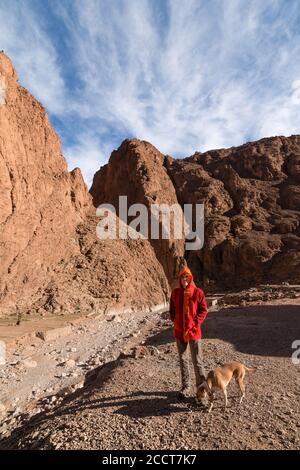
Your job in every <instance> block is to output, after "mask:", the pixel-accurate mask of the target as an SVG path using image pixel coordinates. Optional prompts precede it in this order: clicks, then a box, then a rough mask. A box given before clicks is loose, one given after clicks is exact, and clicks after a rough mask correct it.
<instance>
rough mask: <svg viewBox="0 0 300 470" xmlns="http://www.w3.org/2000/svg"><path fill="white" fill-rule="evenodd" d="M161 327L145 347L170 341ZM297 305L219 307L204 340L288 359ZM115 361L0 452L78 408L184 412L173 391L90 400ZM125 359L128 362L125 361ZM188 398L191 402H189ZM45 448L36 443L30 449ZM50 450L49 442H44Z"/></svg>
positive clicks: (139, 413)
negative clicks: (44, 424) (221, 341)
mask: <svg viewBox="0 0 300 470" xmlns="http://www.w3.org/2000/svg"><path fill="white" fill-rule="evenodd" d="M167 325H168V322H167V321H166V328H165V329H164V330H162V331H160V332H159V333H157V334H154V335H153V336H151V337H149V338H148V339H147V341H146V343H145V344H147V345H154V346H159V345H165V344H167V343H171V342H173V335H172V328H170V327H169V326H167ZM299 331H300V307H299V306H295V305H278V306H277V305H275V306H273V305H262V306H257V305H256V306H249V307H243V308H230V309H222V310H220V311H218V312H211V313H209V315H208V317H207V319H206V321H205V324H204V326H203V336H204V338H206V339H209V338H214V339H221V340H223V341H226V342H229V343H231V344H233V346H234V347H235V348H236V350H237V351H239V352H242V353H245V354H253V355H260V356H275V357H276V356H277V357H289V356H291V353H292V349H291V344H292V342H293V341H294V340H295V339H297V336H298V337H299ZM126 360H128V359H126V358H119V359H117V360H115V361H112V362H110V363H108V364H106V365H104V366H102V367H99V368H96V369H94V370H93V371H91V372H89V373H88V374H87V375H86V378H85V383H84V387H83V388H82V389H78V390H77V391H76V392H74V393H73V394H71V395H69V396H67V397H66V398H65V399H64V401H63V403H62V404H60V405H59V406H58V408H57V409H54V410H52V411H50V412H49V411H47V412H46V411H45V412H41V413H40V414H39V415H36V416H34V417H32V418H30V419H29V420H28V421H26V422H25V424H24V425H22V426H21V427H19V428H17V429H16V430H14V431H13V433H12V435H11V436H10V437H8V438H4V439H2V440H0V449H13V448H15V449H17V448H18V441H19V440H20V438H22V441H24V437H25V438H26V435H27V434H29V433H32V430H33V429H34V428H38V426H40V425H41V424H42V423H43V422H44V421H47V420H49V419H53V418H55V417H56V416H62V415H68V414H73V413H75V412H76V411H78V410H82V409H93V408H108V407H114V406H115V407H116V409H115V410H114V413H118V414H121V415H122V414H123V415H128V416H132V417H140V418H141V417H147V416H158V415H170V414H171V413H177V412H182V411H183V410H184V411H186V410H187V405H188V406H194V405H193V402H192V401H191V402H190V403H184V404H181V403H178V401H177V397H176V392H170V391H149V392H146V391H143V390H137V391H135V392H133V393H130V394H123V395H119V396H109V397H107V398H100V399H95V400H93V398H92V396H93V392H94V391H96V390H100V389H101V387H104V386H105V382H106V381H107V380H108V379H109V378H110V376H111V375H112V374H113V372H114V370H115V369H116V368H117V367H118V366H119V365H120V364H121V361H126ZM129 360H130V359H129ZM191 400H192V399H191ZM45 444H46V445H47V443H45V442H44V443H43V442H40V441H36V442H35V444H34V447H35V448H40V447H41V446H44V445H45ZM49 448H51V444H50V442H49Z"/></svg>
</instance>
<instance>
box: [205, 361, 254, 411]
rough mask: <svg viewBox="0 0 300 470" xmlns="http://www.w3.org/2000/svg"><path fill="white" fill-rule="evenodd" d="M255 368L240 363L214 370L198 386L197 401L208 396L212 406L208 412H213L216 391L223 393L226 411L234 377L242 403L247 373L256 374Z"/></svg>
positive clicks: (229, 364) (232, 363)
mask: <svg viewBox="0 0 300 470" xmlns="http://www.w3.org/2000/svg"><path fill="white" fill-rule="evenodd" d="M255 370H256V369H255V368H249V367H246V366H245V365H244V364H241V363H240V362H230V363H228V364H225V365H224V366H222V367H217V368H216V369H214V370H211V371H210V372H209V373H208V376H207V379H206V380H205V381H204V382H203V383H202V384H201V385H199V386H198V389H197V395H196V399H197V400H198V401H202V400H204V399H205V398H207V396H209V402H210V406H209V409H208V412H210V411H211V410H212V407H213V395H214V392H215V391H218V390H219V391H221V392H222V393H223V395H224V397H225V410H226V407H227V405H228V400H227V390H226V388H227V385H228V384H229V382H230V381H231V379H232V377H234V378H235V380H236V383H237V384H238V386H239V389H240V391H241V398H240V403H242V400H243V398H244V396H245V384H244V377H245V374H246V371H247V372H255Z"/></svg>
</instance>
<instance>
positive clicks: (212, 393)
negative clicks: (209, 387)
mask: <svg viewBox="0 0 300 470" xmlns="http://www.w3.org/2000/svg"><path fill="white" fill-rule="evenodd" d="M213 406H214V392H211V393H210V397H209V408H208V413H210V412H211V410H212V408H213Z"/></svg>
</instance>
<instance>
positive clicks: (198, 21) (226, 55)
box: [0, 0, 300, 183]
mask: <svg viewBox="0 0 300 470" xmlns="http://www.w3.org/2000/svg"><path fill="white" fill-rule="evenodd" d="M4 3H5V4H6V5H7V2H3V1H2V2H1V0H0V15H4V16H5V20H6V21H5V24H6V25H7V26H6V27H5V28H6V29H5V30H4V32H3V29H1V31H0V42H1V43H2V44H4V45H3V48H4V49H7V50H8V52H9V54H10V55H11V56H12V58H13V60H14V61H15V63H16V65H17V67H18V71H19V75H20V78H21V82H22V83H24V84H25V85H28V86H29V88H30V89H31V91H33V93H35V94H36V95H37V96H38V97H39V99H40V100H41V101H43V102H44V104H45V105H46V107H47V108H48V110H49V111H50V113H51V114H52V115H53V117H54V118H58V119H59V120H60V122H61V123H63V124H62V139H63V147H64V149H65V152H66V155H67V158H68V161H69V163H70V166H72V165H73V164H76V165H78V166H80V167H81V168H82V170H83V173H84V175H85V177H86V180H87V181H88V183H90V181H91V175H92V174H93V173H94V171H95V170H96V169H97V168H98V167H99V165H100V164H102V163H103V162H104V161H105V160H106V159H107V158H108V156H109V154H110V152H111V150H112V149H113V148H115V147H116V146H118V145H119V143H120V141H121V140H122V139H123V138H125V137H132V136H135V137H138V138H141V139H145V140H149V141H151V142H152V143H153V144H154V145H156V146H157V147H158V148H159V149H160V150H161V151H162V152H164V153H169V154H173V155H175V156H179V155H182V156H183V155H188V154H191V153H193V152H194V151H195V150H200V151H204V150H207V149H209V148H216V147H225V146H232V145H238V144H241V143H243V142H244V141H247V140H255V139H257V138H260V137H264V136H270V135H276V134H285V135H289V134H292V133H297V132H299V117H300V114H299V95H300V93H299V83H300V82H299V80H300V36H299V25H300V17H299V14H300V13H299V2H298V0H289V2H286V1H285V0H266V1H264V2H262V1H261V0H252V1H251V2H249V1H248V0H210V1H209V2H208V1H206V0H202V1H201V0H185V1H182V0H114V1H106V0H85V2H84V6H83V2H82V1H81V0H73V1H72V2H71V1H70V0H64V1H63V2H61V1H58V0H52V1H51V2H50V1H49V2H47V7H48V10H47V11H48V13H47V15H48V16H47V15H46V13H45V11H46V10H41V9H40V8H37V3H38V2H35V1H33V0H32V1H30V0H28V1H26V0H24V1H22V2H14V4H13V5H14V6H10V7H9V8H4V6H3V4H4ZM16 4H17V5H18V6H17V7H16V6H15V5H16ZM49 12H50V13H51V14H50V15H49ZM41 19H42V21H41ZM41 25H42V26H41ZM57 31H59V32H60V34H61V37H63V42H59V41H57V37H56V34H57ZM21 32H22V34H21ZM21 38H22V39H21ZM28 44H30V48H29V50H28ZM58 129H59V130H60V126H59V125H58Z"/></svg>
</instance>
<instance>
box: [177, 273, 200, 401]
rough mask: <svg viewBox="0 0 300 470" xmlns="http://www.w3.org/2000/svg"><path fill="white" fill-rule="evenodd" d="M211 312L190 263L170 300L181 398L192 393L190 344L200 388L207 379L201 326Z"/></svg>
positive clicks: (180, 276) (181, 274)
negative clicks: (194, 279) (208, 312)
mask: <svg viewBox="0 0 300 470" xmlns="http://www.w3.org/2000/svg"><path fill="white" fill-rule="evenodd" d="M206 315H207V304H206V300H205V295H204V292H203V291H202V290H201V289H199V288H198V287H196V286H195V284H194V282H193V275H192V273H191V271H190V270H189V268H188V267H187V265H186V264H185V265H184V266H182V267H181V269H180V271H179V287H176V288H175V289H173V291H172V294H171V299H170V318H171V320H172V322H173V324H174V336H175V339H176V343H177V349H178V353H179V364H180V372H181V384H182V387H181V391H180V393H179V395H178V398H179V399H181V400H184V399H185V398H186V397H187V396H188V394H189V385H190V384H189V359H188V345H189V348H190V351H191V356H192V362H193V366H194V371H195V377H196V387H197V386H198V385H200V384H201V383H202V382H203V380H205V371H204V367H203V362H202V352H201V336H202V335H201V325H202V323H203V322H204V320H205V317H206Z"/></svg>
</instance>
